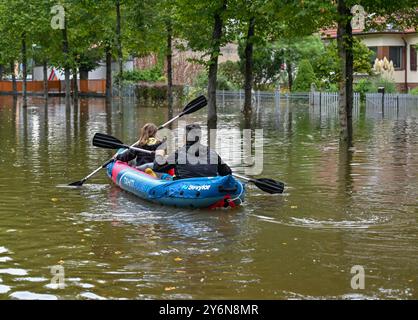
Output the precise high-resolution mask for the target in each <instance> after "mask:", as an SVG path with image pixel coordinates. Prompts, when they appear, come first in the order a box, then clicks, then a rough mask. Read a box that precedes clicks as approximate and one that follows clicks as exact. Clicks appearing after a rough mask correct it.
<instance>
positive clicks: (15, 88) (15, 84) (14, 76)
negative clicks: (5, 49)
mask: <svg viewBox="0 0 418 320" xmlns="http://www.w3.org/2000/svg"><path fill="white" fill-rule="evenodd" d="M10 72H11V73H12V88H13V94H17V83H16V74H15V63H14V61H10Z"/></svg>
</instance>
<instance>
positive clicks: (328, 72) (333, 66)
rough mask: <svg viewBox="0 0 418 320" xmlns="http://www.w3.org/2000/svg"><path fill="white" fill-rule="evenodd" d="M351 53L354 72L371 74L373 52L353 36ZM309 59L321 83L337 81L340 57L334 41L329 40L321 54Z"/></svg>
mask: <svg viewBox="0 0 418 320" xmlns="http://www.w3.org/2000/svg"><path fill="white" fill-rule="evenodd" d="M353 54H354V72H355V73H366V74H371V73H372V66H371V64H370V57H371V56H372V54H373V52H372V51H371V50H369V49H368V48H367V47H366V46H365V45H364V44H363V43H361V42H360V40H358V39H357V38H354V44H353ZM311 61H312V65H313V68H314V71H315V74H316V76H317V77H318V79H321V80H322V81H323V84H326V83H337V81H338V79H339V74H340V72H339V70H340V65H339V63H340V59H339V57H338V50H337V43H336V41H331V42H330V43H329V44H328V45H326V47H325V51H324V52H323V54H320V55H316V56H313V57H312V59H311Z"/></svg>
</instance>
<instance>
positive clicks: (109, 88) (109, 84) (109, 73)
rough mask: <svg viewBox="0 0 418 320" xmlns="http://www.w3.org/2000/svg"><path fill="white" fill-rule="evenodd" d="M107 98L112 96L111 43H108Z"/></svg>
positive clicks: (106, 49)
mask: <svg viewBox="0 0 418 320" xmlns="http://www.w3.org/2000/svg"><path fill="white" fill-rule="evenodd" d="M105 51H106V100H107V101H108V102H109V101H110V99H111V98H112V51H111V48H110V45H106V48H105Z"/></svg>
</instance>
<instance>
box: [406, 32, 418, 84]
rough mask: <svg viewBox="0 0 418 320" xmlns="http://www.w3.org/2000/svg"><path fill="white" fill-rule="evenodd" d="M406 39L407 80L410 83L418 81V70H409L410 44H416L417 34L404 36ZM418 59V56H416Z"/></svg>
mask: <svg viewBox="0 0 418 320" xmlns="http://www.w3.org/2000/svg"><path fill="white" fill-rule="evenodd" d="M406 40H407V41H408V50H407V57H406V59H407V61H408V68H407V71H408V82H411V83H418V71H411V65H410V63H411V45H417V44H418V34H411V35H408V36H407V37H406ZM417 50H418V49H417ZM417 60H418V57H417Z"/></svg>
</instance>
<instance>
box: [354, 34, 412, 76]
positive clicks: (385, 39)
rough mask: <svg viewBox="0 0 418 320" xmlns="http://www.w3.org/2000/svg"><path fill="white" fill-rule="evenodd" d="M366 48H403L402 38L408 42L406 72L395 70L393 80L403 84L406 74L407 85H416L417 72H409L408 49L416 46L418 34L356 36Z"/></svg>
mask: <svg viewBox="0 0 418 320" xmlns="http://www.w3.org/2000/svg"><path fill="white" fill-rule="evenodd" d="M358 38H359V39H361V41H362V42H363V43H364V44H365V45H366V46H368V47H383V46H405V42H404V40H403V39H402V38H404V39H405V40H406V41H407V42H408V48H407V54H406V68H405V69H406V70H395V72H394V78H395V79H394V80H395V82H396V83H400V84H403V83H405V72H407V79H408V83H418V71H411V59H410V53H411V52H410V47H411V45H416V44H418V34H406V35H405V34H378V33H377V34H368V35H361V36H358Z"/></svg>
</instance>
